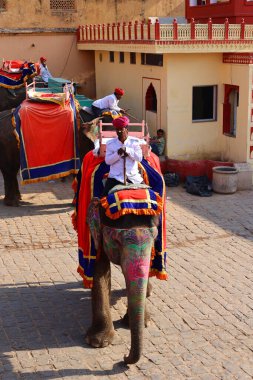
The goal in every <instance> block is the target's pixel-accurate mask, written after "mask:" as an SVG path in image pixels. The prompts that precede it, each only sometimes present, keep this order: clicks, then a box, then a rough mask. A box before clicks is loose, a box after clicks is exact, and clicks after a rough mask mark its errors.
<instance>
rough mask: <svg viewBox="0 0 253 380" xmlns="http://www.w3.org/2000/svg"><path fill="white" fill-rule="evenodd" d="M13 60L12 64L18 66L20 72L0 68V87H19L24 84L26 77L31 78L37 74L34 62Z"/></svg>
mask: <svg viewBox="0 0 253 380" xmlns="http://www.w3.org/2000/svg"><path fill="white" fill-rule="evenodd" d="M13 62H14V64H13V65H12V66H13V67H17V68H19V69H20V72H16V73H15V72H8V71H6V70H3V69H0V87H5V88H10V89H12V90H13V89H15V88H20V87H22V86H24V84H25V82H26V81H27V79H28V78H32V77H34V76H35V75H36V74H37V72H36V67H35V65H34V64H28V63H27V62H23V61H13ZM15 63H16V65H15Z"/></svg>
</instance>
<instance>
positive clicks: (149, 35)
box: [148, 19, 151, 40]
mask: <svg viewBox="0 0 253 380" xmlns="http://www.w3.org/2000/svg"><path fill="white" fill-rule="evenodd" d="M150 39H151V20H150V19H149V20H148V40H150Z"/></svg>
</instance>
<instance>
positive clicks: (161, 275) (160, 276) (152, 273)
mask: <svg viewBox="0 0 253 380" xmlns="http://www.w3.org/2000/svg"><path fill="white" fill-rule="evenodd" d="M149 277H156V278H157V279H158V280H168V273H166V272H165V271H164V270H163V271H162V272H160V271H159V270H158V269H153V268H152V269H150V271H149Z"/></svg>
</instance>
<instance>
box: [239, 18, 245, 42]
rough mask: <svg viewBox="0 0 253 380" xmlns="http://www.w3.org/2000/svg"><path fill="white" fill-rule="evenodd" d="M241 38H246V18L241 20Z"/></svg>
mask: <svg viewBox="0 0 253 380" xmlns="http://www.w3.org/2000/svg"><path fill="white" fill-rule="evenodd" d="M240 38H241V40H244V39H245V21H244V18H242V21H241V34H240Z"/></svg>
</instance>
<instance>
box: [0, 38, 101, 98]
mask: <svg viewBox="0 0 253 380" xmlns="http://www.w3.org/2000/svg"><path fill="white" fill-rule="evenodd" d="M0 44H1V55H2V58H4V59H14V60H15V59H21V60H22V59H24V60H31V61H34V62H38V60H39V57H41V56H45V57H46V58H47V63H48V68H49V70H50V72H51V74H52V75H53V76H54V77H61V78H65V79H69V80H73V81H75V82H78V83H79V85H80V88H79V89H78V92H80V93H84V94H85V95H87V96H89V97H92V98H93V97H95V72H94V52H92V51H78V50H77V48H76V35H75V33H66V34H63V33H43V34H37V33H35V34H16V35H6V34H2V35H1V34H0ZM33 45H34V46H33Z"/></svg>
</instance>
